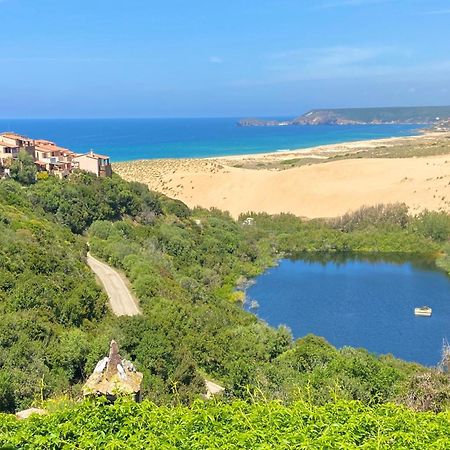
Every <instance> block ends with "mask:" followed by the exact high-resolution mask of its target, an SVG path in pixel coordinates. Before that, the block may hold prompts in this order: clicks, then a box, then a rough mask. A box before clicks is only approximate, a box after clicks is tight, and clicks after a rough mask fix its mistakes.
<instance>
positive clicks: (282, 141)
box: [0, 118, 419, 161]
mask: <svg viewBox="0 0 450 450" xmlns="http://www.w3.org/2000/svg"><path fill="white" fill-rule="evenodd" d="M237 120H238V119H237V118H234V119H233V118H226V119H85V120H75V119H70V120H56V119H51V120H50V119H49V120H13V119H11V120H8V119H0V132H2V131H15V132H17V133H21V134H25V135H28V136H29V137H32V138H43V139H50V140H53V141H55V142H57V143H58V144H59V145H62V146H65V147H68V148H70V149H72V150H73V151H77V152H86V151H88V150H90V149H93V150H95V151H97V152H99V153H102V154H105V153H106V154H108V155H109V156H110V157H111V159H112V160H113V161H126V160H133V159H146V158H191V157H208V156H223V155H239V154H248V153H261V152H267V151H276V150H286V149H298V148H305V147H311V146H315V145H323V144H333V143H339V142H346V141H356V140H364V139H376V138H384V137H393V136H406V135H412V134H417V128H418V127H419V125H355V126H353V125H349V126H333V125H331V126H300V127H299V126H297V127H295V126H294V127H238V126H237V125H236V122H237Z"/></svg>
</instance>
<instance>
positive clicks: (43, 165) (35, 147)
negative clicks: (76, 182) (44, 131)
mask: <svg viewBox="0 0 450 450" xmlns="http://www.w3.org/2000/svg"><path fill="white" fill-rule="evenodd" d="M21 151H22V152H26V153H27V154H29V155H30V156H31V157H32V158H33V160H34V163H35V165H36V168H37V170H38V172H47V173H48V174H50V175H55V176H58V177H60V178H63V177H66V176H67V175H69V174H70V173H72V172H73V171H74V170H84V171H87V172H91V173H93V174H95V175H97V176H98V177H110V176H111V175H112V170H111V162H110V159H109V156H105V155H99V154H97V153H94V152H93V151H90V152H88V153H83V154H80V153H75V152H73V151H72V150H69V149H67V148H64V147H60V146H59V145H57V144H55V143H54V142H52V141H48V140H45V139H30V138H28V137H26V136H21V135H20V134H16V133H13V132H5V133H1V134H0V178H4V177H7V176H9V173H10V167H11V164H12V163H13V161H14V160H17V159H18V158H19V154H20V152H21Z"/></svg>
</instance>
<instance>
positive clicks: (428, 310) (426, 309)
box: [414, 306, 432, 317]
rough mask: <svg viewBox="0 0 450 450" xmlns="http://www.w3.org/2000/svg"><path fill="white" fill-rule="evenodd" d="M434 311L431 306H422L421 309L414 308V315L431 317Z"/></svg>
mask: <svg viewBox="0 0 450 450" xmlns="http://www.w3.org/2000/svg"><path fill="white" fill-rule="evenodd" d="M431 313H432V309H431V308H430V307H429V306H420V307H419V308H414V314H415V315H416V316H425V317H430V316H431Z"/></svg>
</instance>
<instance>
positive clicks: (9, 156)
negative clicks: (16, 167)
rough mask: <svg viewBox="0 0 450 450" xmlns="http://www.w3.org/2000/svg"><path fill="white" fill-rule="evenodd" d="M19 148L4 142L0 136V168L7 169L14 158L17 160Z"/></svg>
mask: <svg viewBox="0 0 450 450" xmlns="http://www.w3.org/2000/svg"><path fill="white" fill-rule="evenodd" d="M19 150H20V148H19V147H18V146H16V145H12V144H11V143H10V142H7V141H4V140H3V139H2V138H1V136H0V166H2V167H7V166H9V165H10V164H11V162H12V160H13V159H14V158H17V155H18V154H19Z"/></svg>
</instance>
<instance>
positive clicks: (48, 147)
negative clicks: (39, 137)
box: [36, 141, 75, 155]
mask: <svg viewBox="0 0 450 450" xmlns="http://www.w3.org/2000/svg"><path fill="white" fill-rule="evenodd" d="M36 143H37V144H36V150H42V151H44V152H60V153H65V154H68V155H74V154H75V153H74V152H73V151H71V150H69V149H68V148H64V147H59V146H58V145H56V144H54V143H51V144H44V143H42V141H36Z"/></svg>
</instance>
